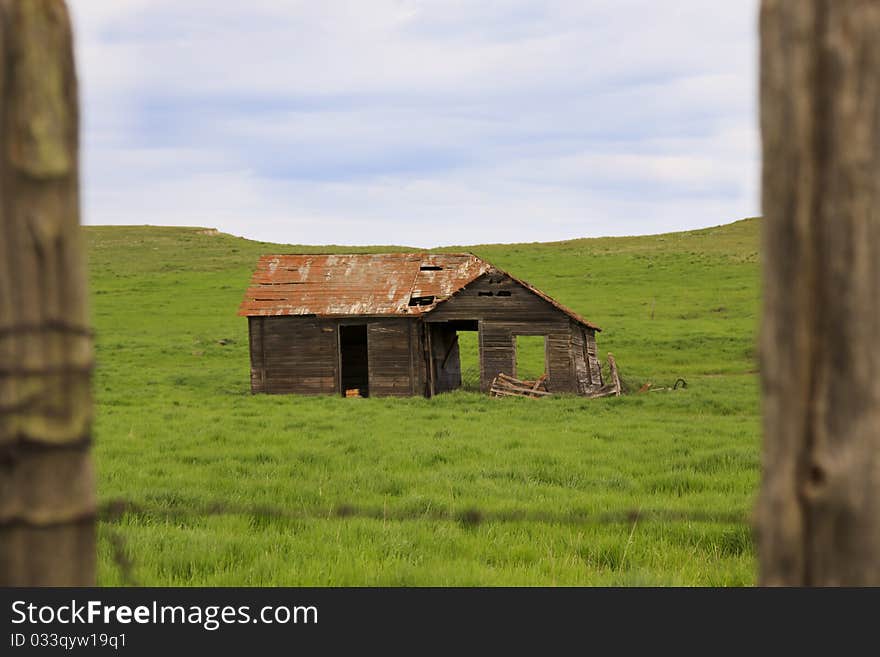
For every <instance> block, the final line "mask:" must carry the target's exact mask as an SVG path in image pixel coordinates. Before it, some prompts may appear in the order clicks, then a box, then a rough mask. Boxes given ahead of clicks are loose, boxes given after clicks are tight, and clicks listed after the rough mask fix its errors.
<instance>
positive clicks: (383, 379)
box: [367, 319, 423, 397]
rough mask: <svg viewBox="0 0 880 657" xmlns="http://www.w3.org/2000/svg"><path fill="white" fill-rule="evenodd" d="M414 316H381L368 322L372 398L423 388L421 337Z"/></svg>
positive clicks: (402, 395)
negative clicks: (396, 317) (421, 376)
mask: <svg viewBox="0 0 880 657" xmlns="http://www.w3.org/2000/svg"><path fill="white" fill-rule="evenodd" d="M416 324H417V321H416V320H414V319H378V320H373V321H370V322H368V324H367V349H368V352H369V364H370V396H371V397H406V396H410V395H414V394H423V391H422V390H421V389H419V385H418V383H419V382H418V376H419V363H418V359H419V357H420V344H421V343H420V340H419V335H418V327H417V326H416Z"/></svg>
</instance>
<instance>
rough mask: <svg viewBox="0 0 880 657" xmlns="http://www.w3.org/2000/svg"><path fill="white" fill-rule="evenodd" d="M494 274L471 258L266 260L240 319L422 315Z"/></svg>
mask: <svg viewBox="0 0 880 657" xmlns="http://www.w3.org/2000/svg"><path fill="white" fill-rule="evenodd" d="M490 268H491V265H489V263H487V262H484V261H482V260H480V259H479V258H477V257H476V256H474V255H471V254H468V253H453V254H449V253H382V254H363V253H361V254H345V255H266V256H263V257H261V258H260V260H259V262H258V263H257V269H256V271H255V272H254V275H253V278H252V279H251V286H250V287H249V288H248V291H247V294H245V298H244V301H243V302H242V304H241V307H240V308H239V310H238V314H239V315H241V316H251V315H317V316H325V317H326V316H346V315H417V314H420V313H424V312H427V311H429V310H431V309H432V308H433V307H434V306H435V305H436V304H437V302H439V301H442V300H443V299H446V298H448V297H449V296H451V295H452V293H453V292H455V291H457V290H460V289H461V288H462V287H464V286H465V285H467V284H468V283H470V282H471V281H473V280H475V279H476V278H479V277H480V276H481V275H483V274H484V273H486V272H487V271H488V270H489V269H490ZM413 300H417V301H415V303H414V301H413Z"/></svg>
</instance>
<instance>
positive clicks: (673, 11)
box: [70, 0, 758, 246]
mask: <svg viewBox="0 0 880 657" xmlns="http://www.w3.org/2000/svg"><path fill="white" fill-rule="evenodd" d="M70 4H71V6H72V9H73V11H74V18H75V25H76V28H77V37H78V39H77V43H78V56H79V67H80V72H81V79H82V86H83V98H84V108H85V111H84V164H85V175H84V184H85V194H84V196H85V217H86V221H87V222H89V223H152V224H164V223H169V224H178V225H180V224H185V225H193V224H205V225H211V226H216V227H218V228H220V229H221V230H225V231H228V232H232V233H235V234H240V235H245V236H248V237H256V238H260V239H265V240H273V241H285V242H298V243H306V242H313V243H331V242H335V243H340V242H342V243H384V244H389V243H408V244H412V245H417V246H429V245H436V244H451V243H457V244H467V243H475V242H495V241H504V242H510V241H515V240H528V241H533V240H545V239H563V238H567V237H580V236H589V235H607V234H621V233H629V234H632V233H646V232H657V231H662V230H674V229H685V228H693V227H698V226H705V225H714V224H718V223H722V222H725V221H729V220H733V219H737V218H740V217H742V216H749V215H754V214H756V213H757V208H758V198H757V177H758V161H757V157H758V156H757V153H758V150H757V146H758V142H757V133H756V127H755V108H754V104H755V99H754V97H755V85H756V81H755V50H756V40H755V31H756V30H755V25H754V23H755V11H756V8H755V2H754V0H749V1H747V2H736V3H705V2H702V1H700V0H689V1H679V2H666V3H656V2H650V1H647V0H638V1H636V0H617V1H614V2H611V1H606V0H602V1H596V2H586V1H578V0H571V1H555V2H544V1H538V0H530V1H525V0H511V1H507V2H494V1H488V0H483V1H482V2H477V1H476V0H473V1H471V0H443V1H440V0H436V1H417V0H410V1H405V0H372V1H371V2H369V3H364V2H357V1H355V0H350V1H343V0H338V1H337V0H333V1H328V2H322V3H314V2H282V1H281V0H278V1H275V2H272V1H269V0H259V1H256V2H249V3H237V2H220V1H211V2H209V1H207V0H188V1H186V2H181V1H179V0H178V1H171V0H150V1H148V0H125V1H120V0H113V1H110V0H71V2H70Z"/></svg>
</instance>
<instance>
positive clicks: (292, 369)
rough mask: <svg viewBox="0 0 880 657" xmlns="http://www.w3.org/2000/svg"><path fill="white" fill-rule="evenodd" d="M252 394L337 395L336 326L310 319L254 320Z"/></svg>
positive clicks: (332, 322)
mask: <svg viewBox="0 0 880 657" xmlns="http://www.w3.org/2000/svg"><path fill="white" fill-rule="evenodd" d="M249 326H250V345H251V391H252V392H267V393H271V394H284V393H296V394H301V395H317V394H336V393H338V392H339V372H338V369H339V350H338V342H337V340H338V336H337V326H336V322H335V321H333V320H319V319H315V318H309V317H253V318H250V321H249Z"/></svg>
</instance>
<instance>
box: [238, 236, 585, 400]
mask: <svg viewBox="0 0 880 657" xmlns="http://www.w3.org/2000/svg"><path fill="white" fill-rule="evenodd" d="M238 314H239V315H240V316H242V317H247V318H248V327H249V334H250V359H251V390H252V391H253V392H266V393H298V394H341V395H346V393H348V396H353V395H357V396H364V397H366V396H409V395H425V396H427V397H430V396H432V395H434V394H437V393H441V392H445V391H449V390H453V389H455V388H457V387H459V386H460V385H461V381H462V379H461V359H460V354H459V344H458V333H459V332H460V331H477V332H478V344H479V362H480V388H481V390H483V391H487V390H488V389H489V387H490V386H491V384H492V381H493V379H494V378H495V377H496V376H497V375H498V374H499V373H505V374H508V375H511V376H516V336H518V335H538V336H544V338H545V339H544V354H545V372H546V374H547V379H546V381H545V385H546V388H547V390H548V391H550V392H570V393H579V394H589V393H590V392H592V391H594V390H596V389H598V388H600V387H601V386H602V380H601V378H602V376H601V370H600V366H599V361H598V359H597V357H596V332H597V331H599V330H600V329H599V328H598V327H597V326H595V325H593V324H591V323H590V322H589V321H587V320H586V319H584V318H583V317H580V316H579V315H577V314H576V313H574V312H573V311H571V310H569V309H568V308H565V307H564V306H562V305H561V304H559V303H557V302H556V301H554V300H553V299H551V298H550V297H548V296H547V295H546V294H544V293H542V292H541V291H539V290H537V289H535V288H534V287H532V286H531V285H529V284H528V283H526V282H525V281H522V280H519V279H517V278H515V277H513V276H511V275H510V274H507V273H505V272H503V271H501V270H500V269H498V268H496V267H494V266H492V265H491V264H489V263H488V262H485V261H484V260H481V259H480V258H477V257H476V256H474V255H471V254H445V253H444V254H433V253H432V254H426V253H387V254H346V255H266V256H263V257H262V258H260V260H259V263H258V264H257V269H256V271H255V272H254V275H253V279H252V281H251V285H250V287H249V288H248V290H247V293H246V295H245V298H244V301H243V302H242V304H241V307H240V308H239V312H238Z"/></svg>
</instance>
